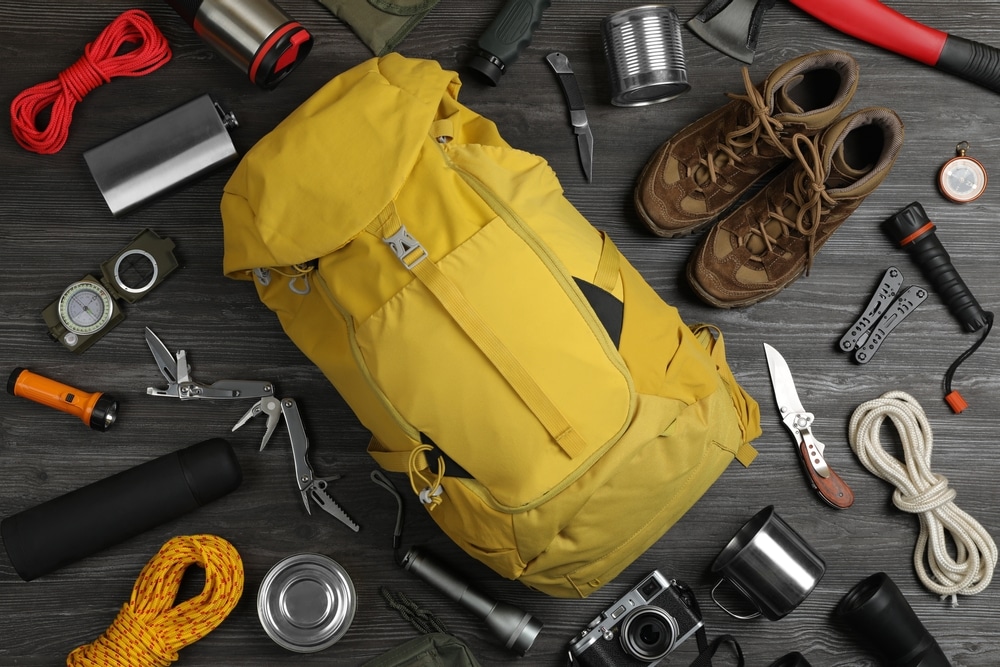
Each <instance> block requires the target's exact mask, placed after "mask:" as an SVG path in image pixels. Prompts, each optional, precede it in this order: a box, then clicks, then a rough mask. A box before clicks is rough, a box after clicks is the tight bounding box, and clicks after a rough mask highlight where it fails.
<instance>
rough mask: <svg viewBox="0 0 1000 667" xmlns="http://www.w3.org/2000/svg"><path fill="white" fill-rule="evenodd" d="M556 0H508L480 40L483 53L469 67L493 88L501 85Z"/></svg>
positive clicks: (478, 43)
mask: <svg viewBox="0 0 1000 667" xmlns="http://www.w3.org/2000/svg"><path fill="white" fill-rule="evenodd" d="M551 4H552V0H507V4H506V5H504V7H503V9H501V10H500V13H499V14H497V16H496V18H495V19H493V22H492V23H490V26H489V27H488V28H487V29H486V32H484V33H483V35H482V37H480V38H479V41H478V42H477V46H478V47H479V50H478V51H477V52H476V54H475V55H474V56H472V58H471V59H470V60H469V62H468V67H469V68H470V69H471V70H472V71H473V72H477V73H479V74H480V75H482V80H483V81H485V82H486V83H488V84H490V85H491V86H495V85H497V83H499V82H500V77H501V76H503V73H504V72H506V71H507V67H508V66H509V65H510V64H511V63H513V62H514V61H515V60H516V59H517V56H518V55H519V54H520V53H521V51H522V50H523V49H524V47H526V46H528V44H531V36H532V34H533V33H534V32H535V28H537V27H538V24H539V22H541V20H542V12H543V11H545V9H546V8H547V7H548V6H549V5H551Z"/></svg>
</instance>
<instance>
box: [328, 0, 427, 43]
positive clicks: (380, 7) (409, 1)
mask: <svg viewBox="0 0 1000 667" xmlns="http://www.w3.org/2000/svg"><path fill="white" fill-rule="evenodd" d="M319 2H321V3H322V4H323V5H325V6H326V8H327V9H329V10H330V11H331V12H333V13H334V15H336V17H337V18H339V19H340V20H341V21H343V22H344V23H346V24H347V25H349V26H350V27H351V30H353V31H354V34H356V35H357V36H358V37H360V38H361V41H362V42H364V43H365V44H367V45H368V48H370V49H371V50H372V52H373V53H374V54H375V55H376V56H384V55H385V54H387V53H389V52H390V51H394V50H395V49H396V46H397V45H398V44H399V43H400V42H401V41H403V38H404V37H406V36H407V35H408V34H409V33H410V31H411V30H413V28H414V26H416V25H417V23H419V22H420V21H421V20H422V19H423V18H424V17H425V16H427V13H428V12H429V11H430V10H432V9H433V8H434V5H436V4H437V3H438V0H319Z"/></svg>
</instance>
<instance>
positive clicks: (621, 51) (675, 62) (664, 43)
mask: <svg viewBox="0 0 1000 667" xmlns="http://www.w3.org/2000/svg"><path fill="white" fill-rule="evenodd" d="M601 33H602V34H603V36H604V56H605V58H606V59H607V61H608V67H609V69H610V70H611V103H612V104H614V105H615V106H619V107H638V106H644V105H647V104H656V103H657V102H666V101H667V100H672V99H674V98H675V97H677V96H679V95H682V94H683V93H686V92H687V91H688V90H690V89H691V86H690V84H688V78H687V68H686V66H685V64H684V44H683V42H682V41H681V23H680V19H678V18H677V14H676V13H675V12H674V10H673V9H672V8H670V7H667V6H666V5H643V6H641V7H633V8H632V9H624V10H622V11H620V12H615V13H614V14H611V15H610V16H607V17H605V19H604V20H603V21H602V22H601Z"/></svg>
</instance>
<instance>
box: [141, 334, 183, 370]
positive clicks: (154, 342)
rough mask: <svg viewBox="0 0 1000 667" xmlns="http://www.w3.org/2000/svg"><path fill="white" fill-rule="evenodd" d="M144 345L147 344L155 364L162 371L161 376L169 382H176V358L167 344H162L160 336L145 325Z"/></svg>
mask: <svg viewBox="0 0 1000 667" xmlns="http://www.w3.org/2000/svg"><path fill="white" fill-rule="evenodd" d="M146 345H148V346H149V351H150V352H152V353H153V358H154V359H155V360H156V365H157V366H159V368H160V372H161V373H163V377H165V378H166V379H167V382H169V383H170V384H176V383H177V360H176V359H175V358H174V355H172V354H171V353H170V350H168V349H167V346H166V345H164V344H163V341H162V340H160V337H159V336H157V335H156V334H155V333H153V330H152V329H150V328H149V327H146Z"/></svg>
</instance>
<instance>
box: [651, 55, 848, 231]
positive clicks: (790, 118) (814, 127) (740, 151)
mask: <svg viewBox="0 0 1000 667" xmlns="http://www.w3.org/2000/svg"><path fill="white" fill-rule="evenodd" d="M743 84H744V86H745V87H746V94H745V95H737V94H734V93H727V95H728V96H729V97H730V98H732V101H731V102H729V103H728V104H726V105H725V106H723V107H721V108H719V109H717V110H716V111H714V112H712V113H710V114H708V115H707V116H705V117H704V118H702V119H701V120H698V121H695V122H694V123H692V124H691V125H688V126H687V127H686V128H684V129H683V130H681V131H680V132H678V133H677V134H675V135H674V136H673V137H672V138H671V139H669V140H668V141H667V142H666V143H665V144H663V145H662V146H661V147H660V148H659V149H658V150H657V151H656V152H655V153H654V154H653V156H652V157H651V158H650V159H649V161H648V162H647V163H646V167H645V168H644V169H643V171H642V174H641V175H640V176H639V181H638V185H637V186H636V189H635V197H634V200H635V208H636V212H637V213H638V214H639V217H640V218H641V219H642V220H643V222H645V223H646V225H648V226H649V228H650V229H651V230H652V231H653V232H654V233H655V234H658V235H660V236H667V237H674V236H684V235H685V234H690V233H692V232H694V231H697V230H699V229H701V228H702V227H705V226H706V225H708V224H709V223H711V222H712V221H713V220H715V219H716V218H718V217H719V216H720V215H721V214H722V213H724V212H725V211H726V210H728V209H729V208H731V207H732V206H733V204H735V203H736V202H737V201H738V200H739V199H740V197H741V196H742V195H743V193H745V192H746V191H747V189H748V188H749V187H750V186H752V185H753V184H754V183H755V182H756V181H757V180H758V179H759V178H761V177H762V176H764V175H765V174H767V173H768V172H771V171H774V170H776V169H778V168H780V167H782V166H786V165H787V164H788V163H789V162H790V161H791V160H792V149H791V140H792V137H793V136H794V135H796V134H805V135H806V136H813V135H815V134H817V133H819V132H821V131H822V130H823V129H825V128H827V127H828V126H829V125H830V124H831V123H833V121H834V120H835V119H836V118H837V116H839V115H840V114H841V112H843V111H844V109H846V108H847V105H848V103H849V102H850V101H851V98H852V97H853V95H854V90H855V88H857V85H858V63H857V61H855V60H854V58H853V57H851V55H850V54H848V53H844V52H843V51H817V52H815V53H809V54H806V55H803V56H799V57H798V58H794V59H793V60H790V61H788V62H787V63H785V64H783V65H781V66H779V67H778V68H776V69H775V70H774V71H773V72H771V75H770V76H768V77H767V78H766V79H765V80H764V81H763V82H762V83H761V84H760V85H758V86H757V87H754V86H753V84H752V83H751V81H750V74H749V71H748V69H747V68H746V67H744V68H743Z"/></svg>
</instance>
